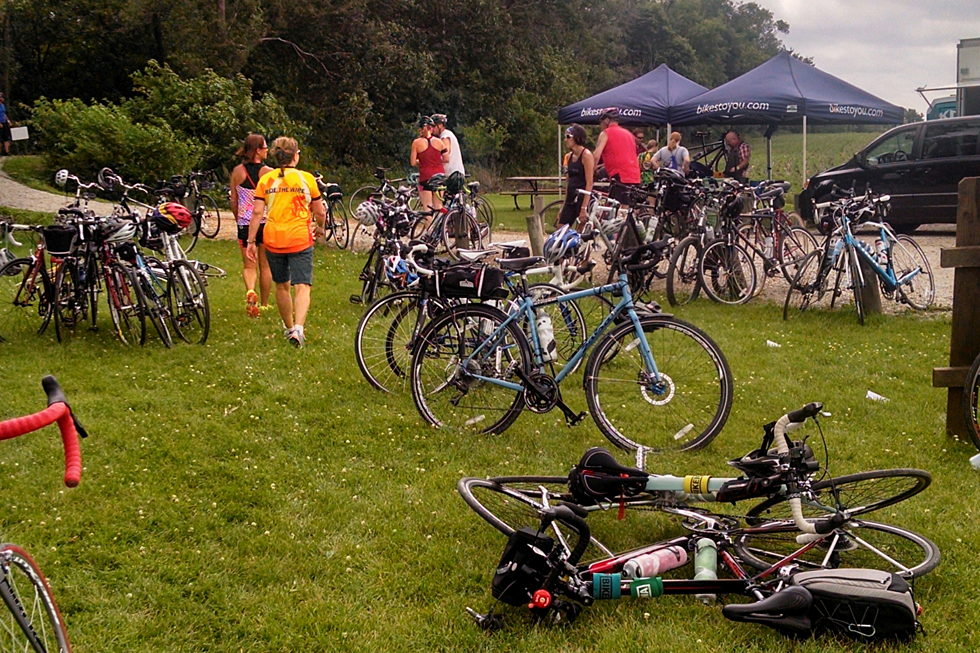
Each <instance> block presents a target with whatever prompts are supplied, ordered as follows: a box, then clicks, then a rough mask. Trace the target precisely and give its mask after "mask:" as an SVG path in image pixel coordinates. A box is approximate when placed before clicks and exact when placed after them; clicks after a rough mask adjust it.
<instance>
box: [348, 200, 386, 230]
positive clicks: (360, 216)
mask: <svg viewBox="0 0 980 653" xmlns="http://www.w3.org/2000/svg"><path fill="white" fill-rule="evenodd" d="M380 216H381V209H380V208H379V207H378V205H377V204H376V203H374V202H372V201H371V200H368V201H366V202H361V203H360V204H358V205H357V210H356V211H354V218H356V219H357V221H358V222H360V223H361V224H362V225H364V226H365V227H373V226H374V225H375V223H377V221H378V218H379V217H380Z"/></svg>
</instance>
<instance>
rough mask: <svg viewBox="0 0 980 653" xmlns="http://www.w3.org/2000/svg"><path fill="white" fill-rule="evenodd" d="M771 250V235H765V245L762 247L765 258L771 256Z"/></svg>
mask: <svg viewBox="0 0 980 653" xmlns="http://www.w3.org/2000/svg"><path fill="white" fill-rule="evenodd" d="M772 251H773V239H772V236H766V246H765V248H763V252H764V253H765V255H766V258H772Z"/></svg>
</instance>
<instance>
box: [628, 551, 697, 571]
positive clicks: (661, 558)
mask: <svg viewBox="0 0 980 653" xmlns="http://www.w3.org/2000/svg"><path fill="white" fill-rule="evenodd" d="M686 564H687V551H685V550H684V548H683V547H679V546H668V547H666V548H664V549H657V550H656V551H653V552H652V553H645V554H643V555H641V556H637V557H635V558H633V559H632V560H627V561H626V564H625V565H623V578H652V577H654V576H658V575H660V574H662V573H664V572H666V571H670V570H671V569H676V568H677V567H683V566H684V565H686Z"/></svg>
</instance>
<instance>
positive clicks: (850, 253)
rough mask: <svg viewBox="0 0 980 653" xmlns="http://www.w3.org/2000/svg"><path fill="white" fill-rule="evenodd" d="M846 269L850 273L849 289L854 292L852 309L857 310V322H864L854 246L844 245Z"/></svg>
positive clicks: (858, 263)
mask: <svg viewBox="0 0 980 653" xmlns="http://www.w3.org/2000/svg"><path fill="white" fill-rule="evenodd" d="M845 250H846V253H847V270H848V272H849V273H850V275H851V290H852V291H853V292H854V310H855V311H857V316H858V324H864V299H863V298H862V296H861V293H862V292H863V291H864V286H863V285H862V283H861V262H860V260H859V259H858V256H859V254H858V253H857V249H855V248H854V247H850V246H846V247H845Z"/></svg>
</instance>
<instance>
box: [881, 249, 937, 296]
mask: <svg viewBox="0 0 980 653" xmlns="http://www.w3.org/2000/svg"><path fill="white" fill-rule="evenodd" d="M890 256H891V259H892V269H893V270H894V271H895V277H896V279H901V278H902V277H903V276H905V275H906V274H909V273H910V272H912V271H913V270H915V268H919V270H920V272H919V274H917V275H915V276H914V277H912V278H911V279H909V280H908V281H907V282H905V283H903V284H900V285H899V286H898V292H899V294H900V296H901V298H902V299H903V300H904V301H905V303H906V304H908V305H909V306H911V307H912V308H914V309H915V310H917V311H924V310H926V309H927V308H929V307H930V306H931V305H932V302H933V301H934V300H935V299H936V281H935V279H934V277H933V276H932V268H931V267H930V266H929V259H928V258H926V255H925V253H924V252H923V251H922V248H921V247H919V243H917V242H915V240H913V239H912V237H911V236H904V235H903V236H899V237H898V240H897V242H895V243H894V244H893V245H892V248H891V253H890Z"/></svg>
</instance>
